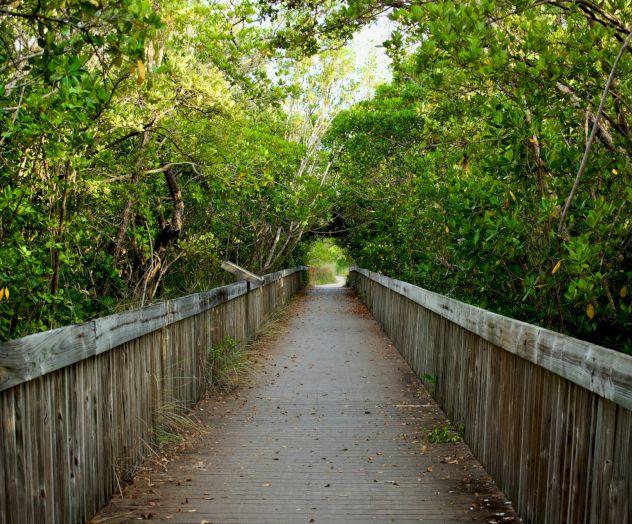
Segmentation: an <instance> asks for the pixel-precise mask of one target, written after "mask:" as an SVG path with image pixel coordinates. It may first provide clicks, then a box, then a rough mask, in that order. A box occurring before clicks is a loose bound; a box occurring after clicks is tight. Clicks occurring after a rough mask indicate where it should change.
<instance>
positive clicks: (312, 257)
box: [304, 239, 352, 286]
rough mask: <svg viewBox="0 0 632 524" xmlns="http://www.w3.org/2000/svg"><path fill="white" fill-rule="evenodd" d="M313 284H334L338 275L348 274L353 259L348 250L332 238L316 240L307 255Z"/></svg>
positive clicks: (306, 259)
mask: <svg viewBox="0 0 632 524" xmlns="http://www.w3.org/2000/svg"><path fill="white" fill-rule="evenodd" d="M304 260H305V262H304V263H305V264H307V265H308V266H310V275H309V278H310V282H311V283H312V284H313V285H317V286H319V285H323V284H334V283H335V282H336V276H346V275H347V273H348V272H349V266H350V265H351V263H352V262H351V259H350V258H349V255H348V254H347V253H346V251H345V250H344V249H343V248H341V247H340V246H338V245H337V244H336V243H335V242H334V241H332V240H330V239H318V240H314V241H313V242H312V243H311V244H310V245H309V248H308V250H307V253H306V255H305V259H304Z"/></svg>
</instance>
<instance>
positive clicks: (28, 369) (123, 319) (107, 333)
mask: <svg viewBox="0 0 632 524" xmlns="http://www.w3.org/2000/svg"><path fill="white" fill-rule="evenodd" d="M305 270H307V267H305V266H297V267H294V268H291V269H284V270H282V271H277V272H275V273H270V274H268V275H265V276H264V277H263V279H264V283H263V284H262V286H266V285H268V284H271V283H272V282H275V281H277V280H279V279H281V278H284V277H287V276H289V275H292V274H294V273H296V272H298V271H305ZM257 287H261V286H254V285H252V284H251V285H250V288H249V287H248V284H247V283H246V282H245V281H241V282H235V283H234V284H229V285H227V286H222V287H218V288H215V289H211V290H209V291H204V292H202V293H195V294H192V295H187V296H184V297H180V298H175V299H172V300H166V301H164V302H159V303H157V304H153V305H150V306H147V307H144V308H140V309H133V310H130V311H124V312H122V313H116V314H114V315H109V316H107V317H102V318H97V319H95V320H90V321H88V322H85V323H83V324H75V325H72V326H64V327H61V328H58V329H53V330H51V331H43V332H41V333H35V334H33V335H29V336H26V337H23V338H18V339H15V340H10V341H8V342H4V343H0V391H3V390H5V389H9V388H11V387H13V386H16V385H18V384H21V383H23V382H27V381H29V380H32V379H34V378H37V377H40V376H42V375H45V374H46V373H50V372H51V371H56V370H58V369H62V368H64V367H66V366H69V365H71V364H74V363H76V362H79V361H81V360H85V359H86V358H90V357H92V356H95V355H99V354H101V353H104V352H106V351H109V350H111V349H113V348H115V347H116V346H120V345H121V344H124V343H125V342H129V341H130V340H134V339H135V338H139V337H141V336H143V335H146V334H148V333H152V332H154V331H157V330H158V329H161V328H162V327H164V326H168V325H169V324H173V323H174V322H178V321H180V320H183V319H185V318H188V317H191V316H193V315H197V314H199V313H202V312H203V311H206V310H208V309H211V308H213V307H215V306H217V305H219V304H222V303H224V302H228V301H229V300H233V299H234V298H237V297H239V296H241V295H244V294H246V293H248V290H249V289H254V288H257Z"/></svg>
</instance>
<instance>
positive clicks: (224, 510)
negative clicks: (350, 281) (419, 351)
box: [95, 289, 518, 524]
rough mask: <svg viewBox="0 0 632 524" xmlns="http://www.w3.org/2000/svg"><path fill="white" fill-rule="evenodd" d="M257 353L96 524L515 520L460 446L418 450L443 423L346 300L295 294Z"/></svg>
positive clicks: (339, 294)
mask: <svg viewBox="0 0 632 524" xmlns="http://www.w3.org/2000/svg"><path fill="white" fill-rule="evenodd" d="M264 355H265V357H266V362H265V365H264V366H263V369H262V370H261V371H260V372H259V373H258V374H257V375H256V376H255V377H254V378H253V382H252V384H251V386H250V387H249V388H248V387H244V388H242V389H241V390H239V391H237V392H235V393H233V394H231V395H228V396H227V397H225V398H221V399H219V400H218V399H215V400H210V401H205V402H203V403H201V404H200V405H199V406H198V410H197V416H198V417H199V418H200V419H201V420H203V421H204V422H205V423H206V424H208V426H209V432H208V434H206V435H204V436H202V437H200V438H199V439H197V440H196V441H195V442H194V443H193V444H192V445H191V446H190V447H189V448H188V449H187V450H186V452H185V453H183V454H182V455H180V456H179V457H178V458H177V459H176V460H174V461H173V462H171V463H169V464H167V465H166V470H162V469H161V468H160V467H157V468H156V469H154V470H152V471H150V472H148V473H143V474H141V475H140V476H139V477H138V478H137V479H136V481H135V484H134V485H132V486H130V487H129V489H127V491H126V494H125V498H123V499H121V498H119V497H115V498H114V499H113V501H112V502H111V504H110V505H109V506H108V507H107V508H106V509H105V510H104V511H102V512H101V513H99V515H98V516H97V517H96V518H95V520H96V521H99V520H104V521H105V520H106V519H107V522H113V521H114V522H128V521H129V522H132V521H136V519H139V518H142V515H144V516H145V517H146V518H148V517H150V516H151V518H152V520H153V521H167V522H178V523H197V524H199V523H200V522H202V521H207V522H213V523H214V524H219V523H221V522H230V523H236V522H243V523H251V522H252V523H262V522H271V523H272V522H275V523H276V522H330V523H331V522H345V523H346V522H426V523H433V522H434V523H446V522H486V523H487V522H517V521H518V520H517V519H516V518H515V517H514V513H513V511H512V509H511V506H510V504H509V503H508V502H507V501H506V500H505V499H504V497H503V496H502V494H500V493H499V492H498V491H497V489H496V488H495V487H494V485H493V484H492V483H491V481H490V478H489V476H488V475H487V474H486V473H485V471H484V470H483V469H482V467H481V466H480V464H479V463H478V462H476V460H474V459H473V457H472V455H471V453H470V451H469V450H468V448H467V447H466V446H465V445H464V444H462V443H459V444H452V443H443V444H426V443H425V436H426V434H427V432H428V431H429V430H431V429H432V428H434V427H436V426H438V425H441V424H443V423H444V422H445V418H444V415H443V414H442V412H441V411H440V409H439V408H438V407H437V405H436V404H435V403H434V401H432V400H431V398H430V397H429V396H428V394H427V393H426V392H425V390H424V389H423V388H422V387H420V384H419V381H418V380H417V379H416V377H415V376H414V375H413V374H412V372H411V371H410V368H409V367H408V366H407V365H406V363H405V362H404V361H403V359H402V358H401V357H400V356H399V354H398V353H397V352H396V350H395V349H394V348H393V347H392V345H391V343H390V341H389V340H388V339H387V338H386V336H385V335H384V334H383V333H382V332H381V330H380V329H379V327H378V326H377V324H376V323H375V321H374V320H372V319H371V318H370V317H369V315H368V314H367V312H366V309H365V308H364V307H363V306H362V305H361V304H359V302H358V300H357V299H356V298H355V297H353V296H352V295H351V294H350V292H349V291H347V290H336V289H333V290H332V289H328V290H309V291H307V292H305V293H304V294H303V296H302V297H301V298H300V299H299V300H298V301H296V302H295V303H294V304H293V305H292V306H291V309H290V312H289V321H288V325H287V329H286V331H285V333H284V334H283V335H282V336H281V337H280V338H279V339H278V340H277V341H276V343H275V344H274V345H273V346H271V347H269V348H267V349H266V351H265V353H264ZM423 446H426V447H425V448H424V447H423ZM110 519H113V520H110Z"/></svg>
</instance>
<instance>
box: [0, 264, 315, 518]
mask: <svg viewBox="0 0 632 524" xmlns="http://www.w3.org/2000/svg"><path fill="white" fill-rule="evenodd" d="M303 273H304V268H294V269H291V270H285V271H282V272H278V273H275V274H273V275H271V276H269V277H268V278H267V279H266V281H265V283H264V284H263V285H262V286H260V287H258V288H255V289H249V286H248V285H247V284H246V283H244V282H240V283H236V284H231V285H229V286H224V287H221V288H217V289H214V290H210V291H207V292H204V293H199V294H196V295H190V296H187V297H182V298H180V299H176V300H171V301H167V302H163V303H160V304H155V305H152V306H149V307H147V308H143V309H141V310H136V311H130V312H125V313H121V314H118V315H112V316H110V317H106V318H102V319H98V320H95V321H92V322H88V323H86V324H82V325H79V326H69V327H67V328H61V329H58V330H55V331H50V332H46V333H40V334H36V335H32V336H30V337H25V338H24V339H20V340H16V341H11V342H8V343H5V344H2V345H0V367H1V369H0V524H23V523H25V522H43V523H45V522H84V521H87V520H89V519H90V518H91V516H92V515H94V514H95V513H96V511H97V510H98V509H99V508H100V507H101V506H102V505H103V504H104V503H105V502H106V501H107V500H108V499H109V497H110V495H111V494H112V493H113V492H114V491H115V490H116V489H117V488H118V485H119V482H121V481H123V480H124V479H125V478H127V477H129V475H131V474H132V473H133V472H135V471H136V470H137V468H138V466H139V465H140V463H141V462H142V460H143V458H144V456H145V455H146V453H148V449H147V445H146V443H151V442H152V440H153V439H155V429H156V427H157V426H158V425H159V424H160V423H161V418H160V417H161V415H160V413H161V411H162V410H165V409H166V410H173V409H184V408H186V407H187V406H189V405H191V404H192V403H194V402H196V401H197V400H199V399H200V398H201V397H202V395H203V394H204V393H205V391H206V386H207V384H208V382H207V381H208V376H209V373H212V368H213V361H212V358H211V355H212V352H211V349H212V348H213V346H214V345H215V344H218V343H221V342H222V341H223V340H224V337H227V336H228V337H231V338H232V339H234V340H235V341H237V343H238V344H240V345H244V344H246V343H247V342H248V340H249V339H251V338H252V337H253V336H254V335H255V333H256V332H257V330H258V329H259V328H261V326H262V325H263V323H264V322H265V321H266V320H267V319H268V318H269V317H270V315H272V313H273V312H274V310H275V309H276V308H278V307H280V306H282V305H284V304H286V303H287V301H288V300H289V299H290V297H291V296H292V295H293V294H294V293H295V292H296V291H298V290H299V289H300V288H301V287H302V286H303V285H304V282H305V278H304V275H303Z"/></svg>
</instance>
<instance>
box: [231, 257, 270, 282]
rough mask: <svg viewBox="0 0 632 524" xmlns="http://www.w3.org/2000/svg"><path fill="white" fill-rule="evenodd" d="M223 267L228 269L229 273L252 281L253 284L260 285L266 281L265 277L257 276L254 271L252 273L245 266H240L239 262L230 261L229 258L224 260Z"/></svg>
mask: <svg viewBox="0 0 632 524" xmlns="http://www.w3.org/2000/svg"><path fill="white" fill-rule="evenodd" d="M222 269H223V270H224V271H228V272H229V273H232V274H233V275H235V276H236V277H237V278H238V279H240V280H245V281H246V282H250V283H251V284H258V285H260V284H263V282H264V279H263V278H261V277H260V276H257V275H255V274H254V273H251V272H250V271H248V270H247V269H244V268H243V267H240V266H238V265H237V264H234V263H232V262H229V261H228V260H226V261H224V262H222Z"/></svg>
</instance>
